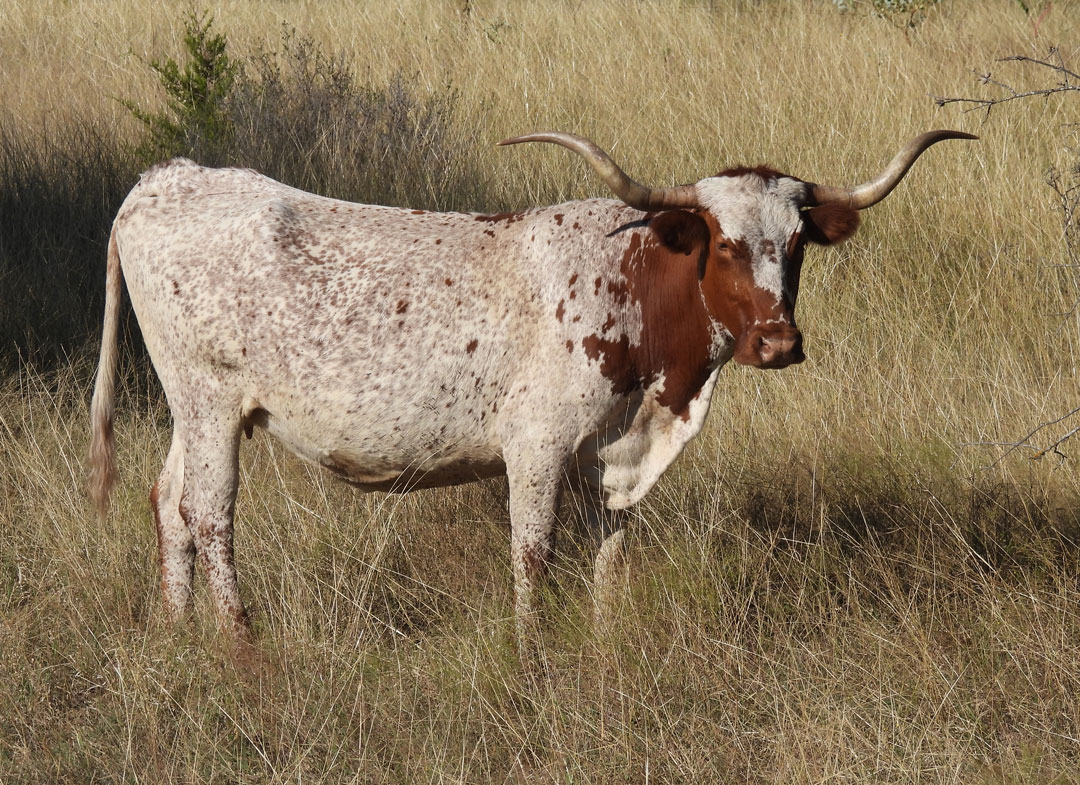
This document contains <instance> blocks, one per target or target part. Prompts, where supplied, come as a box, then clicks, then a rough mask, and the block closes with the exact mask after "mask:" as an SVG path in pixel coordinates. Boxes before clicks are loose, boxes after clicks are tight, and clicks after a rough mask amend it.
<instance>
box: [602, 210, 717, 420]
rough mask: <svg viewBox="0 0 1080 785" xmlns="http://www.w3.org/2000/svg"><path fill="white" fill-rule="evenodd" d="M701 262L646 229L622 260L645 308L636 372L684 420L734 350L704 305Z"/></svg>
mask: <svg viewBox="0 0 1080 785" xmlns="http://www.w3.org/2000/svg"><path fill="white" fill-rule="evenodd" d="M639 238H640V239H639ZM698 262H699V260H698V259H697V258H696V257H694V256H686V255H684V254H682V253H678V252H672V251H670V250H668V249H667V248H665V247H664V246H663V245H661V244H660V242H659V241H657V240H656V239H655V238H654V237H653V236H652V235H651V233H649V232H648V231H646V232H642V233H640V234H638V235H635V237H634V240H632V241H631V245H630V248H629V249H628V250H627V254H626V257H625V258H624V264H623V273H624V275H625V276H626V278H627V282H628V286H629V289H630V295H631V300H632V301H633V302H634V303H635V304H636V305H637V306H639V307H640V309H641V311H640V312H641V340H640V341H639V342H638V344H637V345H636V346H633V347H631V355H632V357H631V359H632V362H633V367H634V371H635V375H636V377H637V380H638V382H639V383H640V385H641V386H642V387H643V388H644V389H645V391H646V392H651V393H652V394H653V395H654V396H655V399H656V401H657V403H658V404H660V405H661V406H663V407H664V408H667V409H670V410H671V411H672V413H674V414H676V415H678V416H679V417H681V418H683V419H686V418H687V417H689V407H690V403H691V402H692V401H693V400H694V399H695V398H696V397H697V396H698V393H699V392H700V391H701V389H702V387H703V386H704V385H705V383H706V381H708V379H709V376H710V375H711V374H712V372H713V370H715V369H716V367H717V366H718V365H720V364H722V363H723V361H724V359H726V356H727V355H728V354H730V344H729V342H728V340H726V338H725V336H726V331H724V330H723V327H722V326H720V325H718V324H716V323H715V322H714V320H712V319H711V318H710V316H709V314H708V312H707V311H706V309H705V303H704V301H703V299H702V294H701V287H700V284H699V281H698Z"/></svg>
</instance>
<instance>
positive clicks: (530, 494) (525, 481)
mask: <svg viewBox="0 0 1080 785" xmlns="http://www.w3.org/2000/svg"><path fill="white" fill-rule="evenodd" d="M515 453H516V455H514V456H513V457H510V456H508V460H507V477H508V478H509V481H510V558H511V561H512V562H513V569H514V613H515V621H516V625H517V635H518V643H519V646H520V649H521V654H522V656H523V657H528V656H529V655H530V652H531V651H532V650H533V649H534V648H535V647H536V645H537V644H538V643H539V638H538V634H539V616H540V613H539V608H538V600H537V592H538V589H539V587H540V585H541V583H542V581H543V579H544V577H545V575H546V574H547V569H548V564H549V561H550V559H551V553H552V550H553V548H554V544H555V516H556V511H557V508H558V504H559V491H560V487H561V480H562V474H563V470H564V468H565V465H566V461H565V458H564V457H563V455H562V454H561V453H559V454H556V455H553V454H552V452H551V451H541V450H525V449H518V450H515Z"/></svg>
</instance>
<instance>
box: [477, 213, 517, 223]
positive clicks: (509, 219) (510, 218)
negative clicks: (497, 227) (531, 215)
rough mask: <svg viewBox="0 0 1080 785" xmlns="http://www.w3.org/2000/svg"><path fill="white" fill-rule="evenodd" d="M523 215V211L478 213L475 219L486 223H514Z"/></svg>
mask: <svg viewBox="0 0 1080 785" xmlns="http://www.w3.org/2000/svg"><path fill="white" fill-rule="evenodd" d="M524 217H525V214H524V213H495V214H494V215H478V216H476V219H475V220H477V221H486V222H488V223H499V222H500V221H505V222H506V223H508V224H512V223H515V222H517V221H520V220H522V219H523V218H524Z"/></svg>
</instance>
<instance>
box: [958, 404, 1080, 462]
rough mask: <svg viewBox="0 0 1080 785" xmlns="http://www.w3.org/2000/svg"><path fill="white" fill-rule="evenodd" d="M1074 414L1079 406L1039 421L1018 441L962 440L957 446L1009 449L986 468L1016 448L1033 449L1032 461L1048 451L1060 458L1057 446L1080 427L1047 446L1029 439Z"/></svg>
mask: <svg viewBox="0 0 1080 785" xmlns="http://www.w3.org/2000/svg"><path fill="white" fill-rule="evenodd" d="M1076 414H1080V406H1077V407H1076V408H1075V409H1073V410H1072V411H1071V412H1068V413H1067V414H1063V415H1061V416H1060V417H1058V418H1056V419H1053V420H1048V421H1047V422H1044V423H1041V424H1040V425H1038V426H1036V427H1035V428H1032V429H1031V431H1030V432H1029V433H1028V435H1027V436H1025V437H1024V438H1022V439H1020V440H1018V441H1015V442H963V443H961V444H959V445H958V446H959V447H1008V448H1009V449H1007V450H1006V451H1005V452H1003V453H1002V454H1001V455H999V456H998V458H997V460H995V461H993V462H991V463H989V464H987V465H986V466H985V467H984V468H987V469H992V468H994V467H995V466H997V465H998V464H999V463H1001V462H1002V461H1004V460H1005V459H1006V458H1008V457H1009V456H1010V455H1012V454H1013V453H1014V452H1016V451H1017V450H1035V451H1036V453H1035V454H1034V455H1032V456H1031V460H1033V461H1035V460H1038V459H1039V458H1042V457H1043V456H1044V455H1046V454H1047V453H1050V452H1052V453H1055V454H1056V455H1059V456H1061V457H1062V458H1064V457H1065V455H1064V453H1061V452H1060V451H1059V450H1058V448H1059V447H1060V446H1061V445H1062V444H1064V443H1065V442H1067V441H1068V440H1069V439H1071V438H1072V437H1073V436H1075V435H1076V434H1077V433H1080V427H1076V428H1073V429H1072V430H1071V431H1069V432H1068V433H1067V434H1065V435H1064V436H1062V437H1061V438H1060V439H1058V440H1057V441H1055V442H1054V443H1053V444H1051V445H1049V446H1048V447H1037V446H1036V445H1034V444H1029V442H1030V440H1031V437H1033V436H1035V434H1037V433H1039V431H1042V430H1043V429H1045V428H1049V427H1050V426H1051V425H1057V424H1058V423H1060V422H1062V421H1064V420H1067V419H1069V418H1070V417H1072V416H1074V415H1076Z"/></svg>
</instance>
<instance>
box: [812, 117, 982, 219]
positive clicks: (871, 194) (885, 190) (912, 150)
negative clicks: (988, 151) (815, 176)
mask: <svg viewBox="0 0 1080 785" xmlns="http://www.w3.org/2000/svg"><path fill="white" fill-rule="evenodd" d="M978 138H979V137H977V136H973V135H971V134H965V133H963V132H962V131H928V132H926V133H925V134H920V135H919V136H916V137H915V138H914V139H912V140H911V141H910V142H908V143H907V144H906V145H904V148H903V149H902V150H901V151H900V152H899V153H897V154H896V157H895V158H893V159H892V160H891V161H889V165H888V166H886V167H885V170H884V171H883V172H882V173H881V174H879V175H878V176H877V177H876V178H874V179H873V180H871V181H870V182H867V183H863V184H862V185H855V186H848V187H837V186H834V185H814V186H813V199H814V203H815V204H829V203H833V204H842V205H846V206H848V207H852V208H854V209H856V210H864V209H866V208H867V207H870V206H871V205H875V204H877V203H878V202H880V201H881V200H882V199H884V198H885V197H886V196H888V195H889V193H890V192H891V191H892V189H893V188H895V187H896V185H897V183H899V182H900V181H901V180H902V179H903V177H904V175H905V174H907V170H908V169H910V168H911V165H912V164H913V163H915V160H916V159H917V158H918V157H919V156H920V155H922V154H923V152H924V151H925V150H926V148H927V147H929V146H930V145H932V144H936V143H937V142H940V141H942V140H943V139H978Z"/></svg>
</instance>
